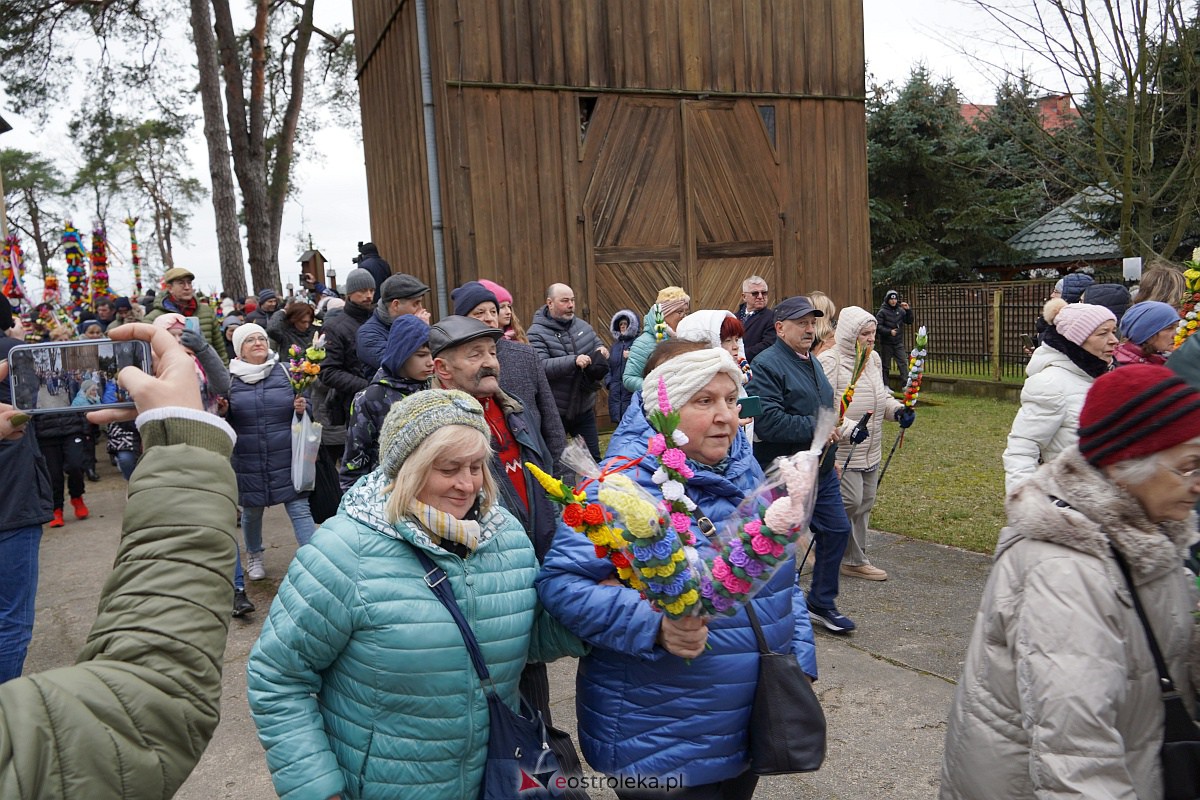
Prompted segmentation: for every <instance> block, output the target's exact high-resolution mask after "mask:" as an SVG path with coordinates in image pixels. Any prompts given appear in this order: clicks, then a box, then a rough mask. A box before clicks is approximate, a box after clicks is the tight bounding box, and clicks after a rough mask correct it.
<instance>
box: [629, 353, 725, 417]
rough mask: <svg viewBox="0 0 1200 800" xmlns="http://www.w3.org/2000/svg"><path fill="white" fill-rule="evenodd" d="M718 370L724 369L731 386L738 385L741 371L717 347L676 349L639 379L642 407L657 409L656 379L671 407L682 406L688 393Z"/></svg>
mask: <svg viewBox="0 0 1200 800" xmlns="http://www.w3.org/2000/svg"><path fill="white" fill-rule="evenodd" d="M719 373H725V374H726V375H728V376H729V379H730V380H732V381H733V385H734V386H741V385H742V371H741V370H740V369H738V365H737V364H735V363H734V361H733V356H731V355H729V353H727V352H725V351H724V350H723V349H721V348H719V347H708V348H705V349H703V350H693V351H691V352H689V353H680V354H679V355H677V356H675V357H674V358H671V359H669V360H667V361H664V362H663V363H661V364H659V365H658V366H657V367H655V368H654V369H652V370H651V371H650V374H649V375H647V376H646V379H645V380H644V381H643V382H642V408H644V409H645V410H646V413H647V414H650V413H652V412H654V411H655V410H657V409H658V380H659V378H662V381H663V385H664V386H665V387H666V389H667V399H668V400H669V401H670V403H671V408H673V409H676V410H678V409H679V408H681V407H683V405H684V404H685V403H687V401H688V400H691V399H692V395H694V394H695V393H696V392H698V391H700V390H701V389H703V388H704V387H705V386H707V385H708V382H709V381H711V380H712V379H713V378H714V377H716V376H717V375H718V374H719Z"/></svg>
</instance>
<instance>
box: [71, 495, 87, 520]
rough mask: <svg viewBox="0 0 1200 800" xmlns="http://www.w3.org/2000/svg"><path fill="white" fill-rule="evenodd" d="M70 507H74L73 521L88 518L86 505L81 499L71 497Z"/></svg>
mask: <svg viewBox="0 0 1200 800" xmlns="http://www.w3.org/2000/svg"><path fill="white" fill-rule="evenodd" d="M71 505H73V506H74V507H75V519H87V518H88V507H87V504H86V503H84V502H83V498H82V497H72V498H71Z"/></svg>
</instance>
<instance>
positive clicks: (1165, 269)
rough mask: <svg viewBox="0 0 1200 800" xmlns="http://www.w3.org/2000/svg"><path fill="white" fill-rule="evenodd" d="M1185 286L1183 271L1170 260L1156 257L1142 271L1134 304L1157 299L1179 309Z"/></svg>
mask: <svg viewBox="0 0 1200 800" xmlns="http://www.w3.org/2000/svg"><path fill="white" fill-rule="evenodd" d="M1185 288H1186V285H1185V283H1184V279H1183V272H1182V271H1180V269H1179V268H1178V267H1176V266H1175V265H1174V264H1172V263H1171V262H1170V261H1167V260H1166V259H1162V258H1156V259H1154V260H1153V261H1151V262H1150V266H1149V267H1147V268H1146V271H1145V272H1143V273H1142V280H1141V282H1140V283H1138V290H1137V297H1136V298H1135V299H1134V304H1135V305H1136V304H1137V303H1145V302H1147V301H1151V300H1156V301H1158V302H1160V303H1166V304H1167V305H1169V306H1172V307H1174V308H1176V309H1178V308H1179V306H1180V304H1181V303H1182V302H1183V293H1184V290H1185Z"/></svg>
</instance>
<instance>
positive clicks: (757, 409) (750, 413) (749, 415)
mask: <svg viewBox="0 0 1200 800" xmlns="http://www.w3.org/2000/svg"><path fill="white" fill-rule="evenodd" d="M761 413H762V398H759V397H755V396H754V395H751V396H749V397H739V398H738V417H739V418H740V419H753V418H754V417H757V416H758V415H759V414H761Z"/></svg>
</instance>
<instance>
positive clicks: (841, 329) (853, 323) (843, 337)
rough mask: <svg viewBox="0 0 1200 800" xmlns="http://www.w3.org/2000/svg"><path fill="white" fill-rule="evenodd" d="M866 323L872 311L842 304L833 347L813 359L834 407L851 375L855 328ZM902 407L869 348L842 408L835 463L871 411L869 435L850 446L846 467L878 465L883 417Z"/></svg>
mask: <svg viewBox="0 0 1200 800" xmlns="http://www.w3.org/2000/svg"><path fill="white" fill-rule="evenodd" d="M868 324H871V325H873V324H875V315H874V314H872V313H870V312H869V311H865V310H863V309H861V308H859V307H857V306H847V307H846V308H843V309H842V313H841V314H840V315H838V323H837V329H836V331H835V332H834V345H833V347H831V348H829V349H828V350H826V351H825V352H824V353H821V355H819V356H817V360H818V361H820V362H821V369H823V370H825V377H826V378H828V379H829V383H830V385H832V386H833V403H834V406H835V407H836V406H837V405H838V403H839V402H840V401H841V397H842V392H844V391H846V386H848V385H849V384H850V381H851V379H852V378H853V377H854V358H855V352H854V343H855V340H857V338H858V333H859V331H861V330H862V329H863V326H864V325H868ZM902 408H904V404H903V403H901V402H900V401H899V400H897V399H896V398H895V397H893V396H892V393H891V392H890V391H888V388H887V386H886V385H885V384H884V382H883V367H882V365H881V363H880V361H879V354H878V353H875V352H872V353H871V356H870V358H869V359H868V360H867V366H866V367H865V368H864V369H863V372H862V375H861V376H860V377H859V379H858V383H856V384H854V399H853V400H852V401H851V402H850V407H849V408H847V409H846V420H845V422H844V423H843V424H842V436H843V437H845V438H844V439H843V441H842V443H841V444H840V445H838V466H839V467H840V466H841V465H842V462H844V461H845V460H846V456H845V454H846V453H849V452H850V448H852V447H854V445H852V444H850V439H849V436H850V431H851V430H853V429H854V426H855V425H857V424H858V421H859V420H860V419H862V417H863V414H866V413H867V412H868V411H870V412H872V416H871V420H870V422H868V423H867V430H869V431H870V433H871V435H870V436H868V437H867V440H866V441H865V442H863V443H862V444H860V445H859V446H858V447H854V452H853V454H852V455H851V456H850V461H849V464H848V468H849V469H857V470H866V469H872V468H874V467H877V466H879V462H880V461H881V460H882V459H883V421H884V420H885V419H888V420H892V421H895V419H896V414H897V413H898V412H899V411H900V409H902Z"/></svg>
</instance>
